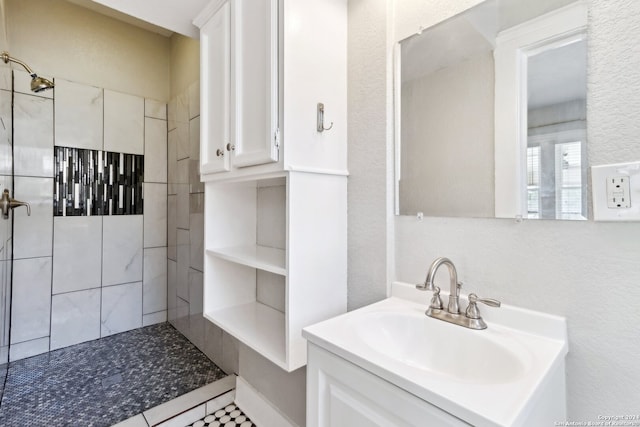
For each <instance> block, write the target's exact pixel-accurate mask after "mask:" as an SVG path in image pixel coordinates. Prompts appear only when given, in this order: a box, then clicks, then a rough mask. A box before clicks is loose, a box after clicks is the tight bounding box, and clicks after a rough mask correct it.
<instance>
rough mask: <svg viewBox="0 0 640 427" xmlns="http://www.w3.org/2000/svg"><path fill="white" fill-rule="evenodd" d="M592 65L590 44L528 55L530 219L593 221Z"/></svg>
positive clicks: (569, 44)
mask: <svg viewBox="0 0 640 427" xmlns="http://www.w3.org/2000/svg"><path fill="white" fill-rule="evenodd" d="M586 62H587V47H586V40H577V41H576V40H574V41H571V42H567V43H566V44H564V45H563V44H562V43H560V45H559V46H555V47H553V48H550V49H546V50H544V51H542V52H540V53H538V54H535V55H531V56H529V57H528V63H527V95H528V96H527V100H528V114H527V121H528V126H527V128H528V142H527V178H528V182H527V208H528V214H527V215H528V218H540V219H586V218H587V197H586V191H587V186H586V167H583V166H585V165H587V159H586V92H587V82H586V79H587V76H586Z"/></svg>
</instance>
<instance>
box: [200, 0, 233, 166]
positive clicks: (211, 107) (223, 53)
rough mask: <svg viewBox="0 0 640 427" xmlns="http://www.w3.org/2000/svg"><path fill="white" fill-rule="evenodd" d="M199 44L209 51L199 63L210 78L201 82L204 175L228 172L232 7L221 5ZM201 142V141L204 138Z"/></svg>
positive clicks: (205, 25)
mask: <svg viewBox="0 0 640 427" xmlns="http://www.w3.org/2000/svg"><path fill="white" fill-rule="evenodd" d="M200 45H201V49H202V51H203V52H208V54H207V56H203V57H202V58H201V61H200V73H201V74H202V75H206V76H209V78H206V79H202V81H201V83H200V88H201V91H202V96H201V98H203V97H204V98H206V99H207V102H204V103H203V105H202V106H201V110H200V114H201V120H200V132H201V134H202V136H201V137H202V138H204V137H205V136H206V138H207V142H208V143H207V144H202V146H201V152H200V159H201V160H200V162H201V166H200V172H201V173H202V174H206V173H213V172H221V171H228V170H229V168H230V161H229V159H230V155H229V154H227V153H226V145H227V144H228V143H230V141H231V140H230V138H229V137H230V132H229V130H230V127H231V126H230V123H229V116H230V115H229V109H230V105H229V103H230V85H231V83H230V82H231V76H230V72H231V6H230V5H229V3H225V4H223V5H222V7H221V8H220V10H219V11H218V12H217V13H216V14H215V15H214V16H213V17H212V18H211V19H210V20H209V21H207V23H206V24H204V26H203V27H202V34H201V36H200ZM201 140H202V139H201Z"/></svg>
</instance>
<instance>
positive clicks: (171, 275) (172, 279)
mask: <svg viewBox="0 0 640 427" xmlns="http://www.w3.org/2000/svg"><path fill="white" fill-rule="evenodd" d="M177 270H178V263H177V262H176V261H172V260H167V320H169V321H170V322H173V321H175V319H176V318H177V312H176V308H177V306H178V301H177V298H178V293H177V292H178V290H177V280H178V272H177Z"/></svg>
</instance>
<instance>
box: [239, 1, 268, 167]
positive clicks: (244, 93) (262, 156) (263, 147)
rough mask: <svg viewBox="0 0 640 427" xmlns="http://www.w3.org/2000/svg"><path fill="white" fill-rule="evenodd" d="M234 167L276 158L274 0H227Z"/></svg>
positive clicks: (265, 161)
mask: <svg viewBox="0 0 640 427" xmlns="http://www.w3.org/2000/svg"><path fill="white" fill-rule="evenodd" d="M231 19H232V23H233V24H232V30H233V37H232V49H231V51H232V64H233V66H232V76H233V80H232V88H233V93H232V105H233V113H232V122H233V129H234V138H233V142H232V145H233V147H232V148H233V150H234V154H233V166H234V167H244V166H253V165H260V164H265V163H271V162H277V161H278V142H279V141H278V1H277V0H235V1H232V11H231Z"/></svg>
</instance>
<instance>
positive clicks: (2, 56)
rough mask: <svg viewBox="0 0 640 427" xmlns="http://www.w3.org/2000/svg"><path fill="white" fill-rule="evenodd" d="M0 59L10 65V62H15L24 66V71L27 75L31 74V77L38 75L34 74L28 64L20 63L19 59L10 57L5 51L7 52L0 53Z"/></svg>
mask: <svg viewBox="0 0 640 427" xmlns="http://www.w3.org/2000/svg"><path fill="white" fill-rule="evenodd" d="M0 59H2V60H3V61H4V63H5V64H8V63H9V61H11V62H15V63H16V64H19V65H22V66H23V67H24V69H25V70H27V73H29V74H30V75H31V77H35V76H36V73H34V72H33V70H32V69H31V68H29V66H28V65H27V64H25V63H24V62H22V61H20V60H19V59H16V58H12V57H11V56H10V55H9V52H6V51H5V52H2V53H0Z"/></svg>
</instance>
